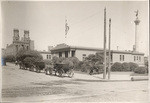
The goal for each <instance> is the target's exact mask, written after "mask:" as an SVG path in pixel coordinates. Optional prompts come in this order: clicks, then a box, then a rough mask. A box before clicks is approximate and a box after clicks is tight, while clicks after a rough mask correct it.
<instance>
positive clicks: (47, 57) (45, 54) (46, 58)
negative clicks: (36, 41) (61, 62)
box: [38, 51, 52, 60]
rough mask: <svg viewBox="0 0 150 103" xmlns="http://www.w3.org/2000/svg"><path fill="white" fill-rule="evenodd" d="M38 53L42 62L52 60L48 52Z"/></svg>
mask: <svg viewBox="0 0 150 103" xmlns="http://www.w3.org/2000/svg"><path fill="white" fill-rule="evenodd" d="M38 52H39V53H40V54H41V55H42V57H43V59H44V60H50V59H52V54H51V52H50V51H38Z"/></svg>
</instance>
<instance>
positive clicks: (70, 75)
mask: <svg viewBox="0 0 150 103" xmlns="http://www.w3.org/2000/svg"><path fill="white" fill-rule="evenodd" d="M67 74H68V76H69V77H70V78H72V77H73V75H74V71H73V70H72V69H71V70H69V71H68V72H67Z"/></svg>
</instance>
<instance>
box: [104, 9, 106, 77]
mask: <svg viewBox="0 0 150 103" xmlns="http://www.w3.org/2000/svg"><path fill="white" fill-rule="evenodd" d="M103 64H104V68H103V70H104V73H103V79H106V8H105V9H104V63H103Z"/></svg>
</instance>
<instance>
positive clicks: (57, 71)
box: [16, 61, 74, 78]
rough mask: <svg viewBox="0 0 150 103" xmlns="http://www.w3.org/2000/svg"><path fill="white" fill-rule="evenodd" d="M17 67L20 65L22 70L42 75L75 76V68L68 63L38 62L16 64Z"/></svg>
mask: <svg viewBox="0 0 150 103" xmlns="http://www.w3.org/2000/svg"><path fill="white" fill-rule="evenodd" d="M16 65H19V67H20V69H24V70H29V71H35V72H37V73H40V72H41V71H44V72H45V74H46V75H53V74H54V75H56V76H60V77H62V76H63V74H67V75H68V77H70V78H72V77H73V75H74V70H73V69H74V66H73V65H69V64H68V63H49V64H46V63H45V62H44V61H37V62H35V63H34V64H31V63H23V62H21V61H20V62H16Z"/></svg>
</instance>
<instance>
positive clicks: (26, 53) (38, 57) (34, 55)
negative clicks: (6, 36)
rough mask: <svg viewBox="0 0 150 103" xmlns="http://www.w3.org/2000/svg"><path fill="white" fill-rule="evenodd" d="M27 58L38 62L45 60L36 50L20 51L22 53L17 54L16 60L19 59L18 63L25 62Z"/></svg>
mask: <svg viewBox="0 0 150 103" xmlns="http://www.w3.org/2000/svg"><path fill="white" fill-rule="evenodd" d="M26 57H31V58H34V59H35V60H36V61H40V60H43V57H42V55H41V54H40V53H39V52H38V51H35V50H28V51H27V50H20V51H19V52H18V53H17V54H16V59H17V61H21V62H23V60H24V59H25V58H26Z"/></svg>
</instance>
